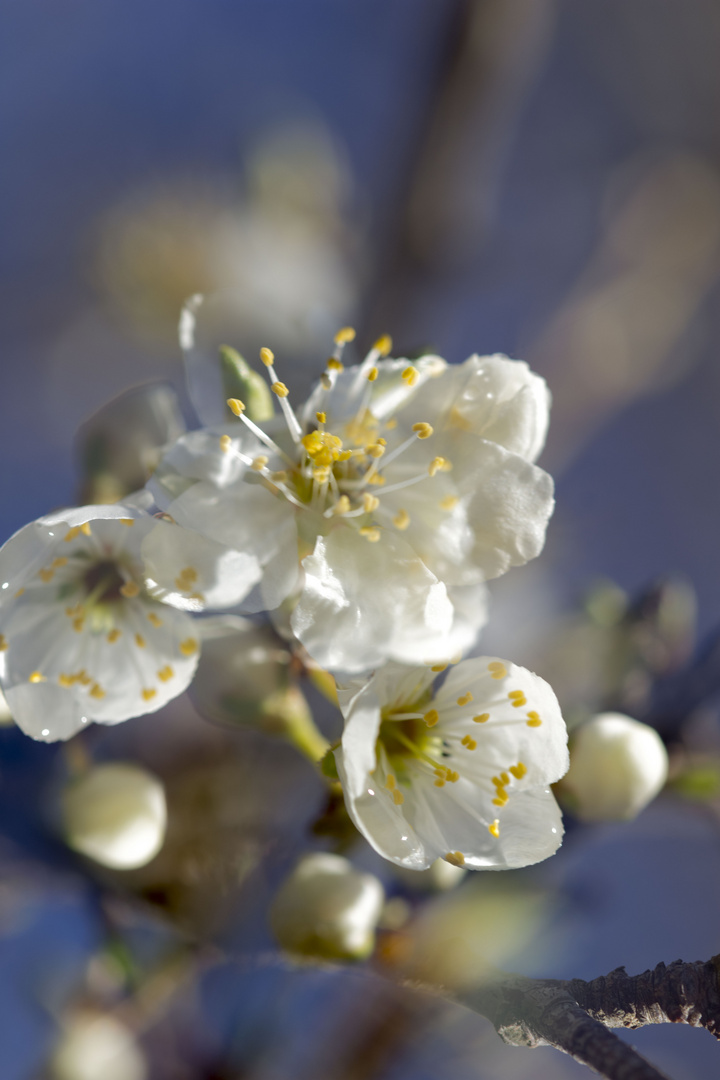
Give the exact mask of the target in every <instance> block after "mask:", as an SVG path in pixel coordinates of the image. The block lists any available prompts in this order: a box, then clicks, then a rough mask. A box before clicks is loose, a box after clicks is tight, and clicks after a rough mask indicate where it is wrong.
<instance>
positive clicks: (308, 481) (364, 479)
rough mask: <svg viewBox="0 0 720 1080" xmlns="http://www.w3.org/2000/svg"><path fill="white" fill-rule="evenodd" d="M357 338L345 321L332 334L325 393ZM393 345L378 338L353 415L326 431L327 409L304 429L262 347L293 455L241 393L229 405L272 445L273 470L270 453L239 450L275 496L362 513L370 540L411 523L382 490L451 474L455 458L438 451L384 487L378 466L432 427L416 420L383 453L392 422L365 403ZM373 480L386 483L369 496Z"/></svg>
mask: <svg viewBox="0 0 720 1080" xmlns="http://www.w3.org/2000/svg"><path fill="white" fill-rule="evenodd" d="M354 337H355V331H354V330H353V329H352V328H351V327H345V328H343V329H342V330H340V331H338V333H337V334H336V335H335V351H334V352H333V355H332V356H331V357H330V358H329V360H328V361H327V363H326V366H325V371H324V372H323V374H322V376H321V379H320V386H321V388H322V391H325V392H327V391H330V390H332V389H333V387H334V385H335V382H336V380H337V377H338V375H339V373H340V372H341V371H343V370H344V365H343V362H342V354H343V350H344V348H345V345H346V344H347V343H348V342H350V341H352V340H353V339H354ZM391 348H392V341H391V339H390V337H388V336H387V335H385V336H384V337H382V338H380V339H379V340H378V341H377V342H376V343H375V345H374V346H373V348H372V349H371V350H370V352H369V353H368V354H367V356H366V357H365V360H364V361H363V362H362V364H361V365H360V366H359V367H358V369H357V372H356V375H355V379H356V385H357V389H358V391H361V390H362V385H363V383H365V384H366V385H367V392H365V393H360V394H359V398H360V405H359V406H358V409H357V411H356V413H355V415H354V417H351V418H349V419H345V420H344V421H343V422H342V428H341V433H340V434H337V433H336V432H334V431H328V430H327V429H326V424H327V414H326V413H325V412H324V411H322V410H318V411H317V412H316V414H315V418H316V421H317V427H316V428H313V429H312V430H310V431H304V430H303V427H302V425H301V424H300V422H299V421H298V419H297V416H296V415H295V413H294V411H293V409H292V406H291V404H290V401H289V399H288V389H287V386H286V385H285V383H283V382H281V381H280V380H279V379H278V377H277V372H276V370H275V366H274V364H275V357H274V355H273V353H272V352H271V350H270V349H267V348H263V349H261V350H260V359H261V361H262V362H263V364H264V365H265V367H266V369H267V371H268V376H269V379H270V389H271V390H272V391H273V393H274V394H275V395H276V397H277V398H278V401H279V404H280V407H281V409H282V411H283V414H284V417H285V421H286V424H287V428H288V431H289V434H290V437H291V439H292V442H293V444H294V447H295V450H294V453H287V452H286V451H285V450H283V449H282V448H281V447H280V446H279V445H277V444H276V443H275V441H274V440H273V439H271V438H270V436H268V435H267V433H266V432H265V431H263V430H262V428H261V427H259V426H258V425H257V424H256V423H254V421H253V420H251V419H250V418H249V417H248V416H247V413H246V409H245V405H244V403H243V402H242V401H240V400H239V398H229V399H228V402H227V404H228V407H229V409H230V411H231V412H232V413H233V415H234V416H236V417H237V418H238V419H240V420H241V421H242V422H243V423H244V424H245V426H246V427H247V428H248V429H249V430H250V431H252V433H253V434H254V435H255V436H256V437H257V438H258V439H259V440H260V441H261V442H262V443H263V444H264V445H265V446H266V447H267V448H268V450H270V451H271V452H272V454H273V456H274V457H275V458H276V459H277V458H279V459H280V460H281V461H282V465H283V468H281V469H277V468H276V469H271V468H270V467H269V465H270V458H269V457H268V456H267V455H265V454H261V455H257V456H255V457H254V458H251V457H249V456H248V455H245V454H242V453H241V452H239V451H235V452H236V453H238V456H239V457H240V458H241V460H242V461H243V462H244V463H245V464H246V465H247V466H248V467H249V468H250V469H252V470H253V471H254V472H255V473H257V474H258V475H259V476H260V477H262V479H263V481H264V482H265V484H266V486H267V487H268V489H269V490H270V491H271V492H272V493H273V494H279V495H281V496H284V497H285V498H286V499H288V501H290V502H291V503H293V504H294V505H296V506H298V507H299V508H307V507H309V508H310V509H312V510H316V511H319V512H320V513H322V514H323V515H324V516H325V517H326V518H333V517H342V518H344V519H349V520H352V519H364V520H362V521H360V520H358V521H357V522H356V525H357V528H358V531H359V533H360V535H361V536H363V537H364V538H365V539H366V540H368V541H369V542H370V543H375V542H377V541H378V540H379V539H380V538H381V533H382V528H383V527H387V526H389V525H392V526H393V527H394V528H395V529H397V530H399V531H404V530H405V529H407V528H408V526H409V525H410V521H411V519H410V514H409V513H408V511H407V510H405V509H400V510H398V511H396V512H395V513H393V514H391V513H390V512H389V511H388V510H386V509H385V508H384V507H383V505H382V496H383V495H386V494H389V493H390V492H394V491H397V490H399V489H401V488H404V487H409V486H411V485H413V484H416V483H419V482H420V481H422V480H426V479H427V478H428V477H433V476H435V475H436V474H437V473H441V472H448V471H449V470H450V469H451V468H452V463H451V462H450V461H448V460H447V459H446V458H444V457H442V456H439V455H438V456H436V457H434V458H433V459H432V460H431V461H430V462H429V464H428V466H427V470H426V471H425V470H423V471H422V472H421V473H419V474H418V475H417V476H414V477H410V478H409V479H404V480H402V481H400V482H398V483H396V484H391V485H386V476H385V475H384V472H383V470H384V469H385V467H386V466H387V465H389V464H390V463H391V462H392V461H395V460H397V458H398V457H399V456H400V455H401V454H402V453H403V452H404V451H405V450H407V449H408V448H409V447H410V446H412V445H413V444H414V443H415V441H416V440H417V439H421V440H422V439H428V438H430V437H431V436H432V434H433V428H432V425H431V424H429V423H427V422H426V421H424V420H419V421H418V422H417V423H415V424H413V425H412V435H410V436H409V437H408V438H407V439H406V440H405V441H404V442H402V443H401V444H400V445H398V446H396V447H394V448H393V449H392V450H391V451H388V441H387V438H386V437H385V436H386V435H387V434H388V433H389V432H391V431H392V430H393V429H394V428H395V427H396V426H397V421H396V420H395V419H393V418H389V419H387V420H385V421H383V422H382V423H381V421H379V420H378V419H377V418H376V417H375V416H374V415H373V414H372V412H371V410H370V409H369V408H368V404H369V401H370V385H371V384H372V383H373V382H375V380H376V379H377V377H378V374H379V368H378V366H377V363H378V361H379V360H381V359H382V358H384V357H386V356H388V355H389V353H390V350H391ZM401 377H402V380H403V382H404V383H405V384H406V385H407V386H409V387H412V386H414V385H415V384H416V383H417V381H418V379H419V377H420V373H419V371H418V369H417V368H416V367H414V366H413V365H412V364H409V365H408V366H407V367H406V368H405V369H404V370H403V371H402V373H401ZM220 449H221V450H222V452H223V453H230V452H231V450H232V449H233V440H232V438H231V436H229V435H227V434H225V435H222V436H221V437H220ZM370 485H372V486H374V487H376V488H381V489H383V490H382V491H378V493H377V494H373V493H371V492H370V491H368V490H367V488H368V487H369V486H370ZM457 502H458V499H457V497H456V496H452V495H450V496H446V497H445V498H444V499H442V500H441V501H440V504H439V505H440V507H441V509H443V510H445V511H448V512H449V511H451V510H452V509H453V508H454V507H455V505H456V504H457Z"/></svg>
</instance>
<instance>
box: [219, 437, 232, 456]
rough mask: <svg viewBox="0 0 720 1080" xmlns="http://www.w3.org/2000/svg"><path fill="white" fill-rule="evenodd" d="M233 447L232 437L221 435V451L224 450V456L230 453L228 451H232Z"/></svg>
mask: <svg viewBox="0 0 720 1080" xmlns="http://www.w3.org/2000/svg"><path fill="white" fill-rule="evenodd" d="M231 446H232V439H231V438H230V436H229V435H221V436H220V449H221V450H222V452H223V454H227V452H228V450H229V449H230V447H231Z"/></svg>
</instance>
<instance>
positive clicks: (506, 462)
mask: <svg viewBox="0 0 720 1080" xmlns="http://www.w3.org/2000/svg"><path fill="white" fill-rule="evenodd" d="M466 438H468V439H470V438H471V437H470V436H466ZM470 457H472V460H473V463H474V465H473V469H472V472H471V473H469V474H466V475H464V476H461V477H458V481H459V483H458V488H459V491H460V492H461V493H462V494H467V495H468V496H469V498H468V502H467V514H468V520H469V522H470V525H471V526H472V529H473V532H474V544H473V549H472V554H471V559H472V561H473V563H474V564H475V566H477V567H478V568H479V569H480V570H482V572H483V574H484V576H485V578H486V579H488V578H493V577H498V576H499V575H500V574H503V573H504V572H505V571H506V570H508V569H509V568H510V567H511V566H522V565H523V564H524V563H526V562H528V560H529V559H533V558H535V556H536V555H539V554H540V552H541V551H542V549H543V545H544V543H545V530H546V528H547V524H548V521H549V520H550V516H551V514H552V512H553V508H554V505H555V504H554V499H553V482H552V478H551V477H550V476H549V475H548V473H546V472H544V471H543V470H542V469H539V468H538V467H537V466H536V465H530V464H528V462H526V461H524V460H523V459H522V458H520V457H518V456H517V455H516V454H511V453H509V452H508V451H507V450H503V449H502V447H500V446H497V445H496V444H495V443H489V442H484V441H483V440H481V439H478V440H477V441H475V442H474V443H473V446H472V451H471V454H468V458H470Z"/></svg>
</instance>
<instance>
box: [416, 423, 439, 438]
mask: <svg viewBox="0 0 720 1080" xmlns="http://www.w3.org/2000/svg"><path fill="white" fill-rule="evenodd" d="M412 429H413V431H414V432H415V434H416V435H417V437H418V439H429V438H430V436H431V435H432V433H433V431H434V428H433V426H432V424H426V423H425V421H424V420H421V421H420V422H419V423H417V424H413V426H412Z"/></svg>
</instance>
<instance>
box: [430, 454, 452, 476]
mask: <svg viewBox="0 0 720 1080" xmlns="http://www.w3.org/2000/svg"><path fill="white" fill-rule="evenodd" d="M447 469H448V462H447V460H446V459H445V458H444V457H434V458H433V459H432V461H431V462H430V464H429V465H428V473H429V475H430V476H434V475H435V473H437V472H447Z"/></svg>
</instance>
